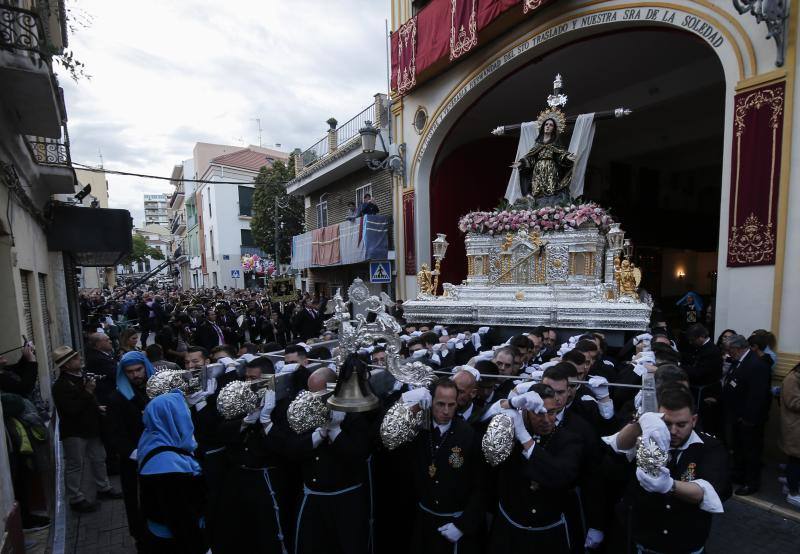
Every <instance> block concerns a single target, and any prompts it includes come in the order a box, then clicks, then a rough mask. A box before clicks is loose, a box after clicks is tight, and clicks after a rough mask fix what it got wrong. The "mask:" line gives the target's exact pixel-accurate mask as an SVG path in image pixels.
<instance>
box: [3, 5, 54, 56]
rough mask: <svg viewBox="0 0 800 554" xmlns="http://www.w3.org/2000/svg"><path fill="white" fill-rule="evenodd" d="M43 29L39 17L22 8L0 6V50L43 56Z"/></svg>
mask: <svg viewBox="0 0 800 554" xmlns="http://www.w3.org/2000/svg"><path fill="white" fill-rule="evenodd" d="M44 36H45V34H44V29H43V27H42V22H41V20H40V19H39V16H38V15H37V14H36V13H34V12H32V11H30V10H26V9H23V8H18V7H16V6H8V5H6V4H0V49H3V50H25V51H28V52H35V53H37V54H39V55H44V53H43V52H42V48H41V46H42V44H43V43H44V38H43V37H44Z"/></svg>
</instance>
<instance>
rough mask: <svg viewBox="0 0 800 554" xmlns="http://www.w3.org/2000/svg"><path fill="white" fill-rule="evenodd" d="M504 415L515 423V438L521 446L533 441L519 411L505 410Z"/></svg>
mask: <svg viewBox="0 0 800 554" xmlns="http://www.w3.org/2000/svg"><path fill="white" fill-rule="evenodd" d="M537 396H538V395H537ZM517 398H520V397H517ZM503 413H504V414H506V415H507V416H508V417H510V418H511V421H512V422H513V423H514V436H515V437H517V440H518V441H519V442H520V444H525V443H526V442H528V441H529V440H531V434H530V433H529V432H528V430H527V429H526V428H525V422H524V421H523V420H522V414H521V413H519V412H518V411H517V410H503Z"/></svg>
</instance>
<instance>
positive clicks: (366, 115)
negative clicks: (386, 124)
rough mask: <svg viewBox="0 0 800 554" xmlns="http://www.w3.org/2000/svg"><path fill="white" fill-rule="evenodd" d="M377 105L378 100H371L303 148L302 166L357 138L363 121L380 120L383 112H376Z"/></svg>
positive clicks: (320, 158) (324, 156) (318, 159)
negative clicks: (350, 116) (340, 123)
mask: <svg viewBox="0 0 800 554" xmlns="http://www.w3.org/2000/svg"><path fill="white" fill-rule="evenodd" d="M377 106H378V102H373V103H372V104H370V105H369V106H367V107H366V108H364V109H363V110H362V111H361V112H359V113H358V114H357V115H356V116H354V117H353V118H351V119H350V120H349V121H347V122H346V123H343V124H342V125H340V126H339V127H336V128H334V129H331V130H330V131H329V132H328V134H327V135H325V136H324V137H322V138H321V139H320V140H318V141H317V142H315V143H314V144H313V145H312V146H311V147H309V148H307V149H305V150H304V151H303V152H302V153H301V154H300V160H301V165H302V167H303V168H306V169H307V168H309V167H311V166H313V165H314V164H316V163H318V162H319V161H321V160H323V159H325V158H327V157H328V156H330V155H331V154H333V153H334V152H336V151H337V150H339V149H341V148H342V147H344V146H345V145H346V144H348V143H349V142H350V141H351V140H353V139H355V138H358V137H359V133H358V130H359V129H361V127H363V126H364V122H365V121H372V122H373V123H376V122H378V123H379V122H380V121H382V120H383V114H381V113H378V108H377Z"/></svg>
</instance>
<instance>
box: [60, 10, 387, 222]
mask: <svg viewBox="0 0 800 554" xmlns="http://www.w3.org/2000/svg"><path fill="white" fill-rule="evenodd" d="M68 4H69V5H70V7H71V8H72V10H73V13H74V14H75V18H74V19H75V21H78V22H80V21H87V22H88V26H86V27H82V26H81V25H78V27H77V29H76V30H75V32H74V33H73V34H72V36H71V37H70V49H71V50H73V51H74V53H75V57H76V58H77V59H78V60H80V61H82V62H83V63H85V64H86V73H88V74H89V75H91V79H90V80H86V79H81V80H80V81H79V82H78V83H77V84H76V83H75V82H74V81H72V79H70V78H69V77H68V76H67V75H65V74H64V71H63V70H61V71H59V73H60V75H59V77H60V82H61V85H62V86H63V87H64V92H65V95H66V104H67V112H68V117H69V123H68V125H69V134H70V142H71V150H72V159H73V161H75V162H78V163H84V164H89V165H98V164H99V163H100V157H99V152H102V156H103V162H104V166H105V167H106V168H107V169H115V170H122V171H131V172H136V173H146V174H152V175H163V176H167V177H168V176H169V175H170V172H171V171H172V167H173V166H174V165H175V164H176V163H179V162H180V161H182V160H184V159H187V158H190V157H191V154H192V147H193V146H194V143H195V142H212V143H219V144H232V145H241V146H246V145H247V144H258V129H257V123H256V122H255V121H253V120H254V119H255V118H261V127H262V144H263V145H264V146H270V147H274V145H275V144H276V143H280V144H281V145H282V147H281V149H282V150H284V151H291V150H292V149H293V148H295V147H297V148H306V147H308V146H311V145H312V144H313V143H314V142H316V141H317V140H318V139H320V138H322V137H323V136H324V135H325V131H326V129H327V125H326V124H325V120H327V119H328V118H329V117H331V116H333V117H335V118H336V119H338V120H339V121H340V122H343V121H347V120H348V119H350V118H351V117H352V116H354V115H356V114H357V113H358V112H360V111H361V110H362V109H363V108H365V107H366V106H368V105H369V104H370V102H371V101H372V97H373V95H374V94H375V93H376V92H385V91H386V55H385V52H386V45H385V39H384V35H385V32H384V20H385V19H386V17H387V14H388V6H387V5H388V2H386V1H384V0H335V1H330V0H292V1H291V2H288V1H285V0H245V1H243V2H219V1H218V0H180V1H164V0H160V1H153V0H139V1H137V2H125V3H123V2H109V1H108V0H70V1H69V2H68ZM108 181H109V188H110V190H109V194H110V198H109V203H110V207H112V208H126V209H129V210H130V211H131V214H132V215H133V217H134V224H136V225H139V224H140V223H141V220H142V217H143V206H142V201H143V200H142V195H143V194H149V193H157V192H169V193H171V191H172V187H171V186H170V185H169V183H168V182H167V181H156V180H148V179H141V178H136V177H121V176H114V175H109V177H108Z"/></svg>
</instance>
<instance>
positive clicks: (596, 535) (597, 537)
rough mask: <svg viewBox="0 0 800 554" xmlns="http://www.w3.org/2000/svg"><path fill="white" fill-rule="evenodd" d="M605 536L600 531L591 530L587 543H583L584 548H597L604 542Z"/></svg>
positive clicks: (587, 536)
mask: <svg viewBox="0 0 800 554" xmlns="http://www.w3.org/2000/svg"><path fill="white" fill-rule="evenodd" d="M604 538H605V535H604V534H603V532H602V531H600V530H598V529H589V531H588V532H587V533H586V542H585V543H583V546H584V548H597V547H598V546H600V544H601V543H602V542H603V539H604Z"/></svg>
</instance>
